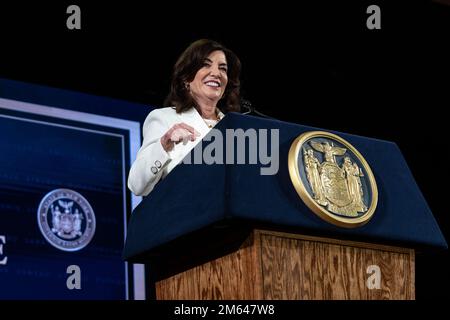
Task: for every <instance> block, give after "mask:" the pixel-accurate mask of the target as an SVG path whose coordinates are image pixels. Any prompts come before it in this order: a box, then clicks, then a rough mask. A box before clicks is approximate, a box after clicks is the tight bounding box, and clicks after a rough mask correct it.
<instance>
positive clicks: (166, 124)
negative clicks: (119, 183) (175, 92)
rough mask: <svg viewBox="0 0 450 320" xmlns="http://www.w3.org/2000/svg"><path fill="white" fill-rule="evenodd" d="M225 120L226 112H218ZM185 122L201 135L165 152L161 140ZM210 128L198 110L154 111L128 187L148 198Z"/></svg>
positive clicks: (145, 123) (144, 130) (150, 114)
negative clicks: (173, 128) (178, 111)
mask: <svg viewBox="0 0 450 320" xmlns="http://www.w3.org/2000/svg"><path fill="white" fill-rule="evenodd" d="M219 118H220V119H222V118H223V113H219ZM180 122H184V123H186V124H188V125H190V126H192V127H194V129H195V130H197V131H198V132H200V137H197V138H196V139H195V140H194V141H187V143H186V144H184V143H183V142H181V143H178V144H175V147H174V148H173V149H172V150H171V151H169V152H166V151H165V150H164V148H163V147H162V145H161V137H162V136H163V135H164V134H165V133H166V132H167V131H168V130H169V129H170V128H171V127H172V126H173V125H174V124H177V123H180ZM210 130H211V129H210V128H209V127H208V125H207V124H206V123H205V121H204V120H203V118H202V117H201V116H200V114H199V113H198V112H197V110H196V109H195V108H191V109H189V110H188V111H185V112H183V113H181V114H179V113H176V111H175V108H173V107H167V108H162V109H155V110H153V111H152V112H150V113H149V115H148V116H147V118H146V119H145V122H144V126H143V130H142V131H143V138H144V141H143V142H142V146H141V148H140V149H139V151H138V153H137V156H136V160H135V161H134V163H133V165H132V166H131V169H130V173H129V176H128V188H129V189H130V190H131V192H133V193H134V194H135V195H137V196H146V195H148V194H149V193H150V192H151V191H152V190H153V188H154V187H155V185H156V184H157V183H158V181H159V180H160V179H164V178H165V177H166V176H167V175H168V174H169V172H170V171H172V169H173V168H174V167H175V166H176V165H178V164H179V163H180V162H181V161H182V160H183V158H184V157H185V156H186V155H187V154H188V153H189V152H190V151H191V150H192V149H193V148H194V146H195V145H196V144H197V143H198V142H200V141H201V140H202V139H203V138H204V137H205V136H206V134H207V133H208V132H209V131H210Z"/></svg>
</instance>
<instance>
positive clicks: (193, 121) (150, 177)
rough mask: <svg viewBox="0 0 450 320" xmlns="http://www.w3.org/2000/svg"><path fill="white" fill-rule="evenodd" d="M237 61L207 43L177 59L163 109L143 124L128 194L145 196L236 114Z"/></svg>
mask: <svg viewBox="0 0 450 320" xmlns="http://www.w3.org/2000/svg"><path fill="white" fill-rule="evenodd" d="M240 71H241V63H240V61H239V58H238V57H237V56H236V55H235V54H234V53H233V52H232V51H230V50H229V49H227V48H225V47H224V46H223V45H221V44H219V43H217V42H215V41H212V40H206V39H202V40H198V41H196V42H194V43H192V44H191V45H190V46H189V47H188V48H187V49H186V50H185V51H184V52H183V53H182V54H181V56H180V57H179V58H178V60H177V62H176V64H175V66H174V71H173V76H172V84H171V90H170V93H169V95H168V96H167V98H166V101H165V103H164V105H165V106H166V107H165V108H162V109H156V110H153V111H152V112H150V114H149V115H148V116H147V119H146V120H145V122H144V127H143V136H144V141H143V143H142V147H141V148H140V149H139V152H138V154H137V157H136V161H135V162H134V163H133V165H132V167H131V169H130V174H129V177H128V188H130V190H131V191H132V192H133V193H134V194H136V195H138V196H146V195H148V194H149V193H150V192H151V191H152V190H153V188H154V186H155V185H156V183H157V182H158V181H159V180H160V179H162V178H164V177H165V176H167V174H168V173H169V172H170V171H171V170H172V169H173V168H174V167H175V166H176V165H177V164H179V163H180V162H181V160H183V158H184V157H185V156H186V155H187V154H188V153H189V152H190V151H191V150H192V148H193V147H194V146H195V145H196V144H197V143H198V142H199V141H200V140H201V139H203V137H204V136H205V135H206V134H207V133H208V132H209V130H211V128H212V127H214V125H215V124H217V122H219V121H220V120H221V119H222V118H223V117H224V114H225V113H227V112H229V111H236V112H237V111H239V110H240V106H239V100H240V99H239V89H240V81H239V75H240Z"/></svg>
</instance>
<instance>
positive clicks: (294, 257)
mask: <svg viewBox="0 0 450 320" xmlns="http://www.w3.org/2000/svg"><path fill="white" fill-rule="evenodd" d="M371 266H378V267H379V271H380V272H379V273H378V274H377V273H376V272H375V273H373V272H374V271H373V269H371ZM368 268H369V269H368ZM375 268H376V267H375ZM414 270H415V256H414V250H413V249H405V248H398V247H390V246H383V245H375V244H368V243H361V242H350V241H340V240H335V239H328V238H318V237H311V236H303V235H298V234H289V233H281V232H273V231H266V230H254V231H253V232H252V233H251V234H250V236H249V237H248V238H247V239H246V240H245V241H244V243H243V244H242V245H241V246H240V247H239V249H238V250H236V251H234V252H232V253H230V254H227V255H225V256H223V257H220V258H217V259H215V260H212V261H209V262H206V263H204V264H201V265H198V266H195V267H193V268H191V269H189V270H186V271H184V272H181V273H178V274H176V275H174V276H171V277H169V278H166V279H162V280H160V281H158V282H156V298H157V299H159V300H167V299H172V300H178V299H187V300H199V299H215V300H216V299H224V300H235V299H238V300H241V299H242V300H262V299H267V300H270V299H283V300H303V299H306V300H316V299H317V300H319V299H320V300H332V299H337V300H347V299H350V300H359V299H362V300H378V299H395V300H404V299H405V300H412V299H415V287H414V279H415V275H414ZM372 277H379V280H380V281H379V282H378V283H379V288H377V287H378V286H377V285H375V286H372V288H371V289H369V285H368V282H370V281H372V280H373V278H372ZM369 278H370V279H369ZM368 279H369V281H368ZM374 283H375V284H376V283H377V282H376V281H375V282H374Z"/></svg>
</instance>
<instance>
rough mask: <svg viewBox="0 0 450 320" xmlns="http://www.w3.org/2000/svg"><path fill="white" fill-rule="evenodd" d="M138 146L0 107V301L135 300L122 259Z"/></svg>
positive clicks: (94, 128) (107, 130)
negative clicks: (132, 167) (129, 186)
mask: <svg viewBox="0 0 450 320" xmlns="http://www.w3.org/2000/svg"><path fill="white" fill-rule="evenodd" d="M105 125H108V124H105ZM129 140H130V139H129V132H128V131H127V130H124V129H119V128H114V127H108V126H100V125H95V124H92V123H91V124H90V123H86V122H82V121H72V120H67V119H62V118H56V117H50V116H46V115H43V114H40V115H38V114H33V113H29V112H19V111H15V110H11V109H9V110H8V109H2V108H0V150H1V151H0V154H1V155H0V236H2V238H0V245H1V247H0V248H1V249H2V250H1V252H0V262H1V261H2V259H3V262H4V263H3V264H0V299H127V298H131V297H133V295H132V293H133V288H132V284H133V275H132V270H131V269H132V266H131V265H129V264H127V263H125V262H124V261H123V260H122V259H121V253H122V248H123V243H124V240H125V232H126V219H127V212H131V195H130V193H129V191H127V189H126V174H127V172H128V170H129V163H130V146H129ZM5 258H6V259H5Z"/></svg>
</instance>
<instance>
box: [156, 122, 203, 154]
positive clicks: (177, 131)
mask: <svg viewBox="0 0 450 320" xmlns="http://www.w3.org/2000/svg"><path fill="white" fill-rule="evenodd" d="M199 136H200V132H198V131H197V130H195V129H194V128H193V127H191V126H190V125H187V124H186V123H184V122H181V123H177V124H175V125H173V126H172V128H170V129H169V130H168V131H167V132H166V133H165V134H164V135H163V136H162V137H161V144H162V146H163V148H164V150H166V151H171V150H172V149H173V148H174V146H175V144H176V143H180V142H181V141H183V142H184V143H186V142H187V141H188V140H190V141H194V140H195V138H197V137H199Z"/></svg>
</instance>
